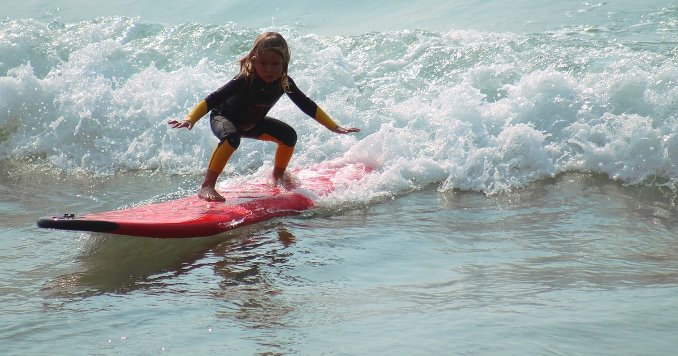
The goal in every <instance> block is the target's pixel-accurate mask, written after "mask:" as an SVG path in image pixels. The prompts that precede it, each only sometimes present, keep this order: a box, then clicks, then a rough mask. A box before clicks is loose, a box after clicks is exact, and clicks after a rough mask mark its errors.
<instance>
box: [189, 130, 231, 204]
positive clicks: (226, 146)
mask: <svg viewBox="0 0 678 356" xmlns="http://www.w3.org/2000/svg"><path fill="white" fill-rule="evenodd" d="M233 152H235V148H234V147H233V146H231V144H230V143H229V142H228V141H227V140H223V141H221V142H220V143H219V145H218V146H217V148H216V149H214V152H213V153H212V157H211V158H210V163H209V165H208V166H207V167H208V168H207V172H205V180H204V181H203V182H202V185H201V186H200V192H199V193H198V196H199V197H200V198H202V199H205V200H207V201H224V200H225V199H224V197H222V196H221V194H219V192H217V189H216V188H215V187H216V185H217V178H219V174H221V172H222V171H223V170H224V167H225V166H226V163H227V162H228V159H229V158H231V155H232V154H233Z"/></svg>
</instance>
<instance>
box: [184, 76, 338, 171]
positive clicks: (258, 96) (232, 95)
mask: <svg viewBox="0 0 678 356" xmlns="http://www.w3.org/2000/svg"><path fill="white" fill-rule="evenodd" d="M288 83H289V91H287V96H288V97H289V98H290V99H291V100H292V102H293V103H294V104H295V105H296V106H297V107H299V109H301V111H303V112H304V113H305V114H307V115H308V116H310V117H312V118H314V119H315V120H316V121H318V122H319V123H321V124H322V125H324V126H325V127H327V128H328V129H330V130H334V129H336V128H337V127H338V125H337V124H336V123H335V122H334V121H333V120H332V119H331V118H330V117H329V116H328V115H327V114H326V113H325V112H324V111H323V110H322V109H321V108H320V107H319V106H318V105H317V104H316V103H315V102H314V101H313V100H311V99H310V98H309V97H307V96H306V95H305V94H304V93H303V92H302V91H301V90H299V88H298V87H297V85H296V84H295V83H294V81H293V80H292V78H289V77H288ZM285 93H286V92H285V91H283V90H282V89H281V87H280V80H277V81H275V82H272V83H266V82H264V81H262V80H261V79H259V78H255V79H253V80H251V81H250V80H248V79H247V78H245V77H240V78H235V79H233V80H231V81H229V82H228V83H226V84H225V85H224V86H222V87H221V88H219V89H217V90H216V91H214V92H213V93H211V94H209V95H208V96H207V97H206V98H205V100H203V101H202V102H200V103H199V104H198V105H197V106H196V107H195V108H194V109H193V110H192V111H191V112H190V113H189V115H188V117H187V120H188V121H190V122H191V123H193V124H195V123H196V122H197V121H198V120H199V119H200V118H201V117H202V116H204V115H205V114H206V113H207V111H211V114H210V126H211V128H212V132H213V133H214V135H215V136H217V137H218V138H219V140H220V143H219V146H217V148H216V149H215V150H214V152H213V153H212V157H211V158H210V163H209V166H208V169H209V170H211V171H213V172H216V173H220V172H221V171H222V170H223V168H224V166H225V165H226V162H228V159H229V158H230V156H231V154H232V153H233V152H234V151H235V149H237V148H238V146H239V145H240V138H241V137H249V138H256V139H260V140H265V141H273V142H275V143H277V144H278V149H277V150H276V156H275V166H276V167H280V168H283V169H284V168H286V167H287V163H288V162H289V160H290V158H291V156H292V152H293V150H294V145H295V144H296V141H297V133H296V131H294V129H293V128H292V127H291V126H289V125H288V124H286V123H284V122H282V121H280V120H277V119H274V118H272V117H268V116H266V115H267V114H268V112H269V111H270V110H271V108H272V107H273V105H275V103H277V102H278V100H279V99H280V98H281V97H282V95H283V94H285Z"/></svg>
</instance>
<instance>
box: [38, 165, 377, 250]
mask: <svg viewBox="0 0 678 356" xmlns="http://www.w3.org/2000/svg"><path fill="white" fill-rule="evenodd" d="M371 171H372V168H370V167H368V166H366V165H363V164H358V163H349V164H345V163H324V164H319V165H316V166H312V167H310V168H306V169H297V170H293V171H292V174H293V177H294V178H295V187H294V188H292V189H285V188H282V187H278V186H273V185H272V184H271V183H269V182H267V181H264V180H254V181H251V182H246V183H239V184H233V185H227V186H226V187H224V188H220V189H219V193H220V194H222V195H223V197H224V198H225V199H226V201H225V202H208V201H205V200H202V199H200V198H199V197H198V195H197V194H194V195H191V196H187V197H184V198H179V199H175V200H170V201H165V202H160V203H153V204H148V205H141V206H137V207H134V208H129V209H121V210H113V211H107V212H95V213H87V214H83V215H75V214H72V213H66V214H57V215H50V216H43V217H40V218H39V219H38V221H37V224H38V227H41V228H48V229H60V230H74V231H90V232H105V233H111V234H119V235H130V236H143V237H154V238H186V237H205V236H213V235H217V234H220V233H223V232H226V231H229V230H232V229H235V228H237V227H240V226H245V225H250V224H254V223H258V222H261V221H264V220H268V219H271V218H275V217H282V216H290V215H296V214H299V213H301V212H303V211H306V210H309V209H311V208H313V206H314V204H315V202H314V199H316V198H318V197H323V196H327V195H328V194H330V193H332V192H333V191H334V190H335V189H336V187H337V186H338V185H342V184H343V185H347V184H352V183H355V182H356V181H359V180H360V179H362V178H363V177H365V175H367V174H369V173H370V172H371Z"/></svg>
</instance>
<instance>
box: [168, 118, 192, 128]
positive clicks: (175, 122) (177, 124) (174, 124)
mask: <svg viewBox="0 0 678 356" xmlns="http://www.w3.org/2000/svg"><path fill="white" fill-rule="evenodd" d="M167 124H168V125H170V126H172V128H175V129H180V128H182V127H185V128H187V129H189V130H190V129H192V128H193V123H192V122H190V121H188V120H184V121H179V120H170V121H168V122H167Z"/></svg>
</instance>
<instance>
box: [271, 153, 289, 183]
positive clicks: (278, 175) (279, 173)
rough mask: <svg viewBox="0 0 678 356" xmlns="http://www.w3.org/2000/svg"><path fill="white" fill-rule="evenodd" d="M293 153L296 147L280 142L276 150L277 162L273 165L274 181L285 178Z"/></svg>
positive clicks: (277, 181) (278, 181)
mask: <svg viewBox="0 0 678 356" xmlns="http://www.w3.org/2000/svg"><path fill="white" fill-rule="evenodd" d="M292 153H294V147H290V146H287V145H284V144H282V143H280V144H278V148H277V149H276V150H275V163H274V165H273V181H274V182H275V183H276V184H278V183H280V181H281V179H283V176H284V175H285V170H286V169H287V165H288V164H289V163H290V159H291V158H292Z"/></svg>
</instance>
